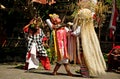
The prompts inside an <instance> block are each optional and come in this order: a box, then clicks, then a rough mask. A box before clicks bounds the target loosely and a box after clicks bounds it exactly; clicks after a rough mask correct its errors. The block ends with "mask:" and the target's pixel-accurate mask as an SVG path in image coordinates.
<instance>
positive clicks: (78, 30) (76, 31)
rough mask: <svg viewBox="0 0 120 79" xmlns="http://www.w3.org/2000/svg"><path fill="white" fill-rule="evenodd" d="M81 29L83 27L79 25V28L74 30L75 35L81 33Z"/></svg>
mask: <svg viewBox="0 0 120 79" xmlns="http://www.w3.org/2000/svg"><path fill="white" fill-rule="evenodd" d="M80 29H81V27H80V26H78V27H77V29H76V30H75V31H73V32H72V34H74V35H76V36H78V35H80Z"/></svg>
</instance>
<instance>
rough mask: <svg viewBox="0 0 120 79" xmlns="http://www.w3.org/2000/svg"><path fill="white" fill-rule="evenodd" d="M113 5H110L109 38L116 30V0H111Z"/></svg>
mask: <svg viewBox="0 0 120 79" xmlns="http://www.w3.org/2000/svg"><path fill="white" fill-rule="evenodd" d="M112 4H113V7H112V15H111V20H110V25H109V28H110V35H109V36H110V38H113V36H114V32H115V31H116V25H117V18H118V10H117V7H116V0H113V3H112Z"/></svg>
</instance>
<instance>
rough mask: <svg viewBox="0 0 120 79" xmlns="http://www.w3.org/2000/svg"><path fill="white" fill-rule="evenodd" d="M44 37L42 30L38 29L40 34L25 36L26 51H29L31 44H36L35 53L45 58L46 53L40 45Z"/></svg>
mask: <svg viewBox="0 0 120 79" xmlns="http://www.w3.org/2000/svg"><path fill="white" fill-rule="evenodd" d="M44 36H45V34H44V33H43V31H42V29H40V33H39V34H36V35H27V40H28V51H30V50H31V48H32V44H33V43H35V44H36V49H37V52H38V54H39V55H40V56H47V52H46V50H45V48H44V46H43V45H42V38H43V37H44Z"/></svg>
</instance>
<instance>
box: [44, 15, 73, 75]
mask: <svg viewBox="0 0 120 79" xmlns="http://www.w3.org/2000/svg"><path fill="white" fill-rule="evenodd" d="M49 16H50V20H49V19H47V20H46V21H47V23H48V25H49V26H50V28H51V29H52V30H53V31H54V32H53V33H54V45H55V52H56V53H57V63H56V66H55V68H54V71H53V75H57V71H58V69H59V68H60V66H61V65H62V64H63V65H64V67H65V69H66V71H67V74H68V75H69V76H72V73H71V72H70V68H69V56H68V51H67V31H68V29H67V28H66V27H65V25H64V24H62V23H61V19H60V18H59V15H57V14H50V15H49ZM51 22H52V23H51Z"/></svg>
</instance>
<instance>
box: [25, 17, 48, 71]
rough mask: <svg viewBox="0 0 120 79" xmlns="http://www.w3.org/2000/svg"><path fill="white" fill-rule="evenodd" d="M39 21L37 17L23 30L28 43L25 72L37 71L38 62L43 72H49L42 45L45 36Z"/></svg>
mask: <svg viewBox="0 0 120 79" xmlns="http://www.w3.org/2000/svg"><path fill="white" fill-rule="evenodd" d="M40 20H41V19H40V18H39V17H38V18H34V19H32V20H31V21H30V23H29V24H28V25H26V26H25V27H24V28H23V30H24V33H25V35H26V40H27V41H28V45H27V54H26V65H25V69H27V70H30V69H37V68H38V67H39V61H40V62H41V64H42V65H43V67H44V69H45V70H50V61H49V59H48V56H47V53H46V50H45V49H44V46H43V43H42V42H43V41H42V39H43V38H44V37H45V35H44V33H43V31H42V29H41V28H40V27H39V26H40V24H41V22H40Z"/></svg>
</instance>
